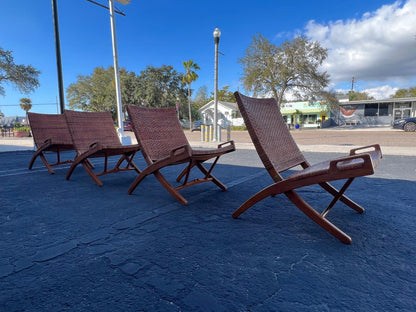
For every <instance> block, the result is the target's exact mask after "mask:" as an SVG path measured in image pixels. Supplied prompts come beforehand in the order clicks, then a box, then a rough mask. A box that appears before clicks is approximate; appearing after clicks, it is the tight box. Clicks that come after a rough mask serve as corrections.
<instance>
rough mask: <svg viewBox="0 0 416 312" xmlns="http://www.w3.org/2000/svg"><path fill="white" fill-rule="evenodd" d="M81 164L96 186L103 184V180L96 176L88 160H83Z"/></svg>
mask: <svg viewBox="0 0 416 312" xmlns="http://www.w3.org/2000/svg"><path fill="white" fill-rule="evenodd" d="M81 164H82V166H83V167H84V169H85V171H86V172H87V173H88V175H89V176H90V177H91V178H92V179H93V180H94V182H95V183H96V184H97V185H98V186H103V182H101V180H100V179H99V178H98V177H97V175H96V174H95V173H94V171H92V169H91V168H90V166H89V164H88V162H87V161H86V160H84V161H83V162H82V163H81Z"/></svg>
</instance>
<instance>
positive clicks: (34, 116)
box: [28, 113, 75, 174]
mask: <svg viewBox="0 0 416 312" xmlns="http://www.w3.org/2000/svg"><path fill="white" fill-rule="evenodd" d="M28 118H29V123H30V128H31V131H32V135H33V140H34V142H35V146H36V151H35V152H34V153H33V156H32V158H31V160H30V163H29V169H32V167H33V164H34V162H35V160H36V158H37V157H38V156H39V157H40V159H41V160H42V162H43V163H44V164H45V167H46V168H47V169H48V171H49V172H50V173H51V174H53V173H54V171H53V169H52V167H53V166H58V165H62V164H67V163H72V159H70V160H64V161H62V160H61V152H62V151H71V150H75V147H74V145H73V143H72V139H71V135H70V134H69V130H68V126H67V124H66V120H65V116H64V115H51V114H38V113H28ZM47 152H53V153H56V156H57V161H56V162H55V163H49V162H48V160H47V159H46V157H45V153H47Z"/></svg>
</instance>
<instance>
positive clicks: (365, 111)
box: [332, 98, 416, 126]
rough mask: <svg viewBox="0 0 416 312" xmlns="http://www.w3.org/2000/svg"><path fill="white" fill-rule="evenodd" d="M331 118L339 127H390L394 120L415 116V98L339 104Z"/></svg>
mask: <svg viewBox="0 0 416 312" xmlns="http://www.w3.org/2000/svg"><path fill="white" fill-rule="evenodd" d="M332 116H333V119H334V121H335V123H336V124H337V125H339V126H342V125H364V126H374V125H391V124H392V122H393V121H394V120H396V119H401V118H406V117H414V116H416V98H399V99H386V100H365V101H351V102H341V103H340V109H339V111H337V112H334V111H333V112H332Z"/></svg>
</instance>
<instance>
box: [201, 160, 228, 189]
mask: <svg viewBox="0 0 416 312" xmlns="http://www.w3.org/2000/svg"><path fill="white" fill-rule="evenodd" d="M215 164H216V162H214V163H213V164H212V165H211V168H210V170H209V171H208V170H207V168H205V167H204V165H203V164H202V163H199V162H197V163H196V166H197V167H198V168H199V170H201V172H202V173H203V174H204V175H205V178H211V179H212V182H214V183H215V184H216V185H217V186H218V187H219V188H220V189H222V190H223V191H226V190H227V187H226V186H225V185H224V184H222V183H221V181H220V180H218V179H217V178H216V177H215V176H213V175H212V173H211V171H212V169H213V168H214V166H215Z"/></svg>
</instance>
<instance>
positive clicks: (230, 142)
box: [217, 140, 234, 148]
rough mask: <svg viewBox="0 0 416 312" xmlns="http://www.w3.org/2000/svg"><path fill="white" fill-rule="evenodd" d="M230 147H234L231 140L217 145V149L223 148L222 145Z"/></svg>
mask: <svg viewBox="0 0 416 312" xmlns="http://www.w3.org/2000/svg"><path fill="white" fill-rule="evenodd" d="M228 144H229V145H231V146H234V141H233V140H231V141H227V142H224V143H221V144H218V146H217V148H221V147H223V146H224V145H228Z"/></svg>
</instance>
